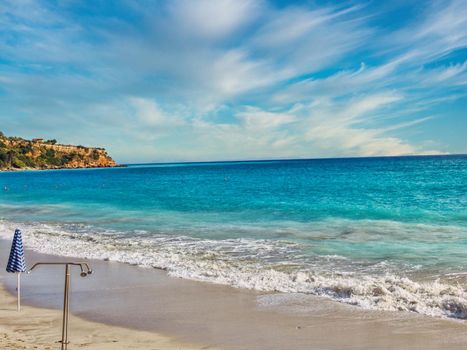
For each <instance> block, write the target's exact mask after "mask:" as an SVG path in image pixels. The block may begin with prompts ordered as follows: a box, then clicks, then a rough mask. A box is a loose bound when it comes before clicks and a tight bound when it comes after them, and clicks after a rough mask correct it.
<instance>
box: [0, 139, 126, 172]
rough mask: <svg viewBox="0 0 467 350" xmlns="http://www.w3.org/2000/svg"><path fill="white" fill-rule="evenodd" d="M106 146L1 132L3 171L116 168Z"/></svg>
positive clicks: (0, 160)
mask: <svg viewBox="0 0 467 350" xmlns="http://www.w3.org/2000/svg"><path fill="white" fill-rule="evenodd" d="M115 166H117V163H116V162H115V161H114V160H113V159H112V158H111V157H110V156H109V155H108V154H107V152H106V150H105V149H103V148H94V147H84V146H71V145H60V144H56V141H55V140H49V141H43V140H32V141H30V140H24V139H21V138H17V137H6V136H3V134H1V133H0V170H15V169H62V168H70V169H73V168H101V167H115Z"/></svg>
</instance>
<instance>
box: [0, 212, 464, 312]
mask: <svg viewBox="0 0 467 350" xmlns="http://www.w3.org/2000/svg"><path fill="white" fill-rule="evenodd" d="M15 227H16V225H15V224H14V223H11V222H7V221H0V236H2V237H3V238H8V239H10V238H11V237H10V235H9V234H8V235H6V233H7V232H13V231H14V228H15ZM22 227H23V235H24V243H25V246H26V247H27V248H30V249H32V250H35V251H38V252H41V253H46V254H55V255H62V256H73V257H79V258H89V259H108V260H113V261H119V262H123V263H130V264H136V265H139V266H144V267H155V268H160V269H164V270H166V271H167V272H168V274H169V275H171V276H175V277H181V278H187V279H194V280H200V281H207V282H212V283H218V284H225V285H231V286H233V287H238V288H248V289H257V290H261V291H279V292H285V293H306V294H312V295H319V296H324V297H327V298H330V299H333V300H337V301H341V302H344V303H347V304H352V305H358V306H361V307H363V308H366V309H375V310H391V311H412V312H417V313H421V314H425V315H430V316H436V317H453V318H458V319H467V291H466V289H465V286H462V285H459V284H447V283H441V282H440V281H438V280H434V281H427V282H417V281H413V280H411V279H409V278H407V277H403V276H398V275H396V274H394V273H384V274H382V273H380V272H379V273H372V274H368V272H367V273H363V272H358V271H357V272H349V271H339V270H337V269H336V266H337V267H338V266H340V265H339V264H343V263H348V262H347V260H346V259H344V258H342V257H340V256H325V257H317V260H316V261H315V264H313V263H312V262H310V261H304V260H303V261H302V260H301V258H300V257H301V252H300V247H299V246H298V245H297V244H294V243H290V242H285V241H274V240H251V239H227V240H206V239H195V238H191V237H185V236H176V237H174V236H167V235H150V236H149V235H144V234H143V235H141V233H144V232H139V234H138V232H134V234H135V236H136V237H133V238H129V237H128V233H121V232H116V231H112V230H105V231H104V230H101V231H99V232H97V233H93V232H92V231H91V228H90V227H87V226H83V225H68V226H64V225H47V224H41V223H36V224H22ZM294 257H296V258H294ZM324 262H325V263H326V264H324ZM330 262H334V263H335V264H330ZM384 267H385V264H381V266H380V268H384ZM326 268H327V270H326ZM377 271H381V270H377Z"/></svg>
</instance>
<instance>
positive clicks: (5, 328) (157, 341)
mask: <svg viewBox="0 0 467 350" xmlns="http://www.w3.org/2000/svg"><path fill="white" fill-rule="evenodd" d="M61 322H62V313H61V312H60V311H58V310H51V309H42V308H37V307H31V306H23V307H22V308H21V311H20V312H17V311H16V298H15V297H13V296H12V295H10V294H9V293H8V292H6V291H5V290H4V289H0V349H2V350H26V349H37V350H51V349H60V346H61V344H60V343H58V340H59V339H60V336H61V333H60V332H61ZM69 349H70V350H71V349H85V350H106V349H112V350H127V349H134V350H150V349H153V350H156V349H158V350H207V349H210V350H215V349H214V348H209V347H201V346H196V345H188V344H184V343H182V342H180V341H177V340H175V339H172V338H169V337H165V336H162V335H160V334H157V333H155V332H144V331H137V330H131V329H126V328H122V327H115V326H107V325H104V324H101V323H95V322H91V321H86V320H83V319H81V318H79V317H76V316H70V344H69Z"/></svg>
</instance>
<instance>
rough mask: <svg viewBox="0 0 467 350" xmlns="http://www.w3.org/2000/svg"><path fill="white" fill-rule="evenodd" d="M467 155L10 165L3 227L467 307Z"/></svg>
mask: <svg viewBox="0 0 467 350" xmlns="http://www.w3.org/2000/svg"><path fill="white" fill-rule="evenodd" d="M466 184H467V156H466V155H441V156H405V157H359V158H324V159H290V160H249V161H224V162H222V161H216V162H185V163H180V162H178V163H151V164H132V165H127V166H126V167H121V168H105V169H78V170H53V171H24V172H4V173H1V174H0V186H1V187H0V188H1V189H2V196H1V198H0V209H1V212H0V213H1V214H0V232H1V235H2V237H4V238H9V234H10V233H11V232H13V230H14V229H15V228H17V227H19V228H21V229H22V230H23V233H24V237H25V238H24V240H25V242H24V243H25V246H26V247H28V248H30V249H33V250H36V251H38V252H41V253H47V254H55V255H64V256H77V257H82V258H95V259H104V260H111V261H119V262H123V263H130V264H136V265H139V266H143V267H152V268H159V269H163V270H166V271H167V273H168V274H169V275H171V276H175V277H181V278H186V279H194V280H199V281H205V282H210V283H218V284H224V285H230V286H233V287H237V288H247V289H256V290H261V291H278V292H283V293H285V294H295V293H304V294H312V295H318V296H322V297H325V298H330V299H332V300H336V301H339V302H344V303H347V304H352V305H356V306H359V307H362V308H364V309H373V310H390V311H412V312H417V313H421V314H425V315H431V316H436V317H450V318H458V319H465V318H467V295H466V292H465V290H466V286H467V274H466V272H465V271H466V270H467V259H466V256H467V253H466V251H467V211H466V208H467V197H466V193H467V189H466Z"/></svg>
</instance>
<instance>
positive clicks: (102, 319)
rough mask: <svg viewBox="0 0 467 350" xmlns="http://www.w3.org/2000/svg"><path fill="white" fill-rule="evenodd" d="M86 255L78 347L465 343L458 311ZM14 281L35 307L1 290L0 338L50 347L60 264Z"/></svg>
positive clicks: (74, 323)
mask: <svg viewBox="0 0 467 350" xmlns="http://www.w3.org/2000/svg"><path fill="white" fill-rule="evenodd" d="M1 242H2V244H1V247H2V248H1V249H0V252H1V253H0V261H3V260H5V261H6V258H7V257H6V254H7V251H8V242H6V241H1ZM2 259H3V260H2ZM27 259H28V261H30V263H31V264H32V263H33V262H36V261H61V260H65V259H66V260H70V259H69V258H63V257H57V256H51V255H44V254H37V253H34V252H31V251H28V252H27ZM88 262H90V263H91V264H92V267H93V269H94V271H95V272H94V273H93V275H92V276H91V277H88V278H80V277H79V273H78V271H75V273H74V275H73V277H72V296H71V312H72V313H73V314H74V316H73V317H72V319H71V321H70V331H69V338H70V341H71V342H72V344H76V347H78V344H79V348H85V349H88V348H89V349H120V348H121V349H126V348H132V349H214V348H222V349H235V350H236V349H245V350H246V349H290V348H293V349H465V347H466V344H467V324H466V323H465V322H464V321H456V320H445V319H439V318H431V317H426V316H421V315H417V314H414V313H403V312H373V311H365V310H362V309H361V308H358V307H354V306H350V305H344V304H340V303H336V302H334V301H331V300H327V299H323V298H317V297H313V296H305V295H300V294H291V295H287V294H281V293H262V292H257V291H250V290H242V289H235V288H231V287H228V286H220V285H214V284H208V283H202V282H196V281H189V280H183V279H178V278H171V277H169V276H167V274H166V273H165V272H164V271H160V270H156V269H147V268H139V267H136V266H130V265H127V264H121V263H114V262H106V261H95V260H90V261H88ZM0 276H1V277H0V278H1V281H2V282H3V284H4V285H5V286H6V290H7V291H9V292H10V294H11V293H14V290H15V281H16V279H15V276H13V275H11V274H6V273H5V272H3V271H1V272H0ZM22 285H23V288H22V290H23V303H24V305H33V306H35V307H29V306H28V307H25V308H24V311H22V312H21V313H17V312H16V311H15V299H14V297H12V296H11V295H7V294H6V293H5V292H4V291H3V292H2V294H1V295H2V299H1V303H2V304H1V305H2V306H1V314H0V315H1V316H0V317H1V319H2V320H1V324H2V328H1V332H2V336H1V339H2V342H3V343H5V344H6V345H8V346H10V348H12V349H16V348H18V349H22V347H21V346H23V348H34V346H38V348H39V349H41V347H40V346H42V347H43V348H44V349H47V346H52V347H50V348H51V349H54V347H53V346H54V345H53V344H54V342H55V341H57V340H58V339H59V338H60V322H61V319H60V317H61V312H60V308H61V307H62V291H63V271H62V270H61V269H55V270H54V269H51V268H48V269H45V268H44V269H38V270H37V271H34V273H32V274H30V275H26V276H24V277H23V284H22ZM37 307H41V308H37ZM51 309H55V310H51ZM175 339H176V340H175ZM3 343H2V345H3ZM26 344H28V345H26ZM50 344H52V345H50ZM185 344H199V345H198V347H196V346H193V345H191V346H190V345H185ZM6 345H5V346H6ZM13 346H16V348H15V347H13ZM55 346H56V347H57V344H55ZM6 348H7V349H8V347H6ZM70 348H72V347H71V346H70Z"/></svg>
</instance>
